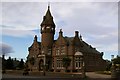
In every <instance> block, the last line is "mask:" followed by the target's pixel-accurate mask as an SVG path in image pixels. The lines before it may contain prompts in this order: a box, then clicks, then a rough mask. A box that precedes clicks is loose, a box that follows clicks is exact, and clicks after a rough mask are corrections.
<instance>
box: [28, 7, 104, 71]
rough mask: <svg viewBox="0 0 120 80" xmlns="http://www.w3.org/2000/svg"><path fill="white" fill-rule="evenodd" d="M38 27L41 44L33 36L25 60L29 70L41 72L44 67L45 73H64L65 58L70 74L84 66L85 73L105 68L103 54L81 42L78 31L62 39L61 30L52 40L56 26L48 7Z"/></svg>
mask: <svg viewBox="0 0 120 80" xmlns="http://www.w3.org/2000/svg"><path fill="white" fill-rule="evenodd" d="M40 26H41V29H40V31H41V42H38V41H37V36H36V35H35V37H34V41H33V43H32V45H31V46H30V47H29V48H28V50H29V55H28V57H27V60H28V67H29V69H30V70H37V71H41V70H43V65H45V66H46V70H47V71H50V70H53V71H64V70H65V68H64V67H63V62H62V59H63V57H65V56H67V57H69V58H70V59H71V62H70V66H69V67H68V70H70V71H71V72H72V71H75V70H76V71H80V70H81V69H82V66H84V65H85V70H86V71H96V70H103V69H104V68H105V64H106V62H105V61H104V60H103V59H102V56H103V52H99V51H97V50H96V48H93V47H92V46H91V45H89V44H87V43H86V42H85V41H83V39H82V36H81V35H80V36H79V32H78V31H75V35H74V36H73V37H64V35H63V32H62V29H61V30H60V31H59V36H58V38H57V40H54V34H55V27H56V26H55V23H54V21H53V17H52V15H51V12H50V9H49V6H48V10H47V12H46V15H45V16H44V17H43V21H42V23H41V25H40ZM30 60H32V62H33V64H31V62H30Z"/></svg>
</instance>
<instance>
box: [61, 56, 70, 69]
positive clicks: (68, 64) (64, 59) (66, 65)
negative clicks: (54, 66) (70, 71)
mask: <svg viewBox="0 0 120 80" xmlns="http://www.w3.org/2000/svg"><path fill="white" fill-rule="evenodd" d="M62 62H63V67H65V70H66V71H67V68H68V67H69V66H70V62H71V59H70V58H69V57H64V58H63V59H62Z"/></svg>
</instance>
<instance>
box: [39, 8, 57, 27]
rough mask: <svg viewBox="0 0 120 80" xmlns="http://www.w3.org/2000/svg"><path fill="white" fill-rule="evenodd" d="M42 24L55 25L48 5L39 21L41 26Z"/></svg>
mask: <svg viewBox="0 0 120 80" xmlns="http://www.w3.org/2000/svg"><path fill="white" fill-rule="evenodd" d="M42 25H53V26H55V23H54V21H53V17H52V15H51V12H50V9H49V7H48V10H47V12H46V15H45V16H44V17H43V21H42V23H41V26H42Z"/></svg>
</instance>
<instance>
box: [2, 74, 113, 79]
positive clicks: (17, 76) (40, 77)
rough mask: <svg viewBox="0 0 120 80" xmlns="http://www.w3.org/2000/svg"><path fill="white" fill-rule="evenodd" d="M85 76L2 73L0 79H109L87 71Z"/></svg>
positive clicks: (108, 76) (106, 76)
mask: <svg viewBox="0 0 120 80" xmlns="http://www.w3.org/2000/svg"><path fill="white" fill-rule="evenodd" d="M86 76H87V78H86V79H81V78H75V77H73V78H72V77H55V76H23V75H12V74H4V75H3V78H2V80H110V77H111V76H110V75H103V74H96V73H94V72H87V73H86Z"/></svg>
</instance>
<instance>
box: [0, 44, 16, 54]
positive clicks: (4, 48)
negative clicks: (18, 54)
mask: <svg viewBox="0 0 120 80" xmlns="http://www.w3.org/2000/svg"><path fill="white" fill-rule="evenodd" d="M13 52H14V51H13V48H12V47H11V46H10V45H8V44H5V43H0V53H1V54H0V55H3V54H4V55H8V54H9V53H13Z"/></svg>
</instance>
